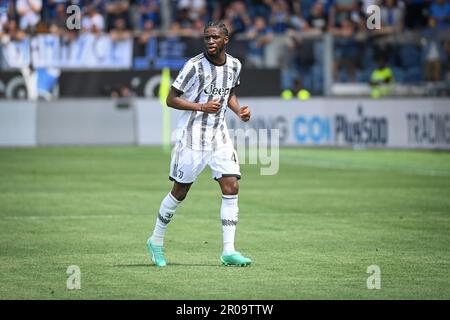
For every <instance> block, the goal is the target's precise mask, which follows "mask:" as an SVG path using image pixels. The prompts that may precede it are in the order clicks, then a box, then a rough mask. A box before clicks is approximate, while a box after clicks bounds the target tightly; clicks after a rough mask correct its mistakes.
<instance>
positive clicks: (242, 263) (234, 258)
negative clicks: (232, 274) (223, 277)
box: [220, 251, 252, 267]
mask: <svg viewBox="0 0 450 320" xmlns="http://www.w3.org/2000/svg"><path fill="white" fill-rule="evenodd" d="M220 261H221V262H222V264H223V265H224V266H238V267H246V266H249V265H250V264H251V263H252V260H250V259H249V258H246V257H244V256H243V255H242V254H240V253H239V252H237V251H236V252H233V253H232V254H230V255H222V256H221V257H220Z"/></svg>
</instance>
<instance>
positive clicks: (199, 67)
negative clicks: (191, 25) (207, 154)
mask: <svg viewBox="0 0 450 320" xmlns="http://www.w3.org/2000/svg"><path fill="white" fill-rule="evenodd" d="M240 70H241V63H240V62H239V60H237V59H236V58H234V57H232V56H230V55H228V54H227V55H226V61H225V63H224V64H223V65H215V64H214V63H212V62H211V61H209V60H208V59H207V57H206V56H205V55H204V54H203V53H202V54H199V55H197V56H195V57H194V58H192V59H190V60H189V61H188V62H187V63H186V64H185V66H184V67H183V69H182V70H181V71H180V73H179V75H178V77H177V78H176V79H175V81H174V83H173V84H172V86H173V87H174V88H176V89H178V90H180V91H182V92H183V98H184V99H186V100H188V101H191V102H194V103H207V102H208V101H211V100H212V99H213V98H214V96H216V97H220V103H221V109H220V111H219V112H217V113H216V114H210V113H206V112H201V111H184V113H183V114H182V115H181V118H180V120H179V124H178V129H179V132H182V133H183V134H182V135H181V134H180V136H179V139H180V141H182V143H183V144H185V145H186V146H187V147H189V148H191V149H194V150H214V149H216V148H217V147H219V144H220V145H221V144H225V143H227V140H228V131H227V128H226V124H225V121H224V120H225V114H226V111H227V107H228V100H229V95H230V93H231V90H232V88H233V87H234V86H236V85H238V84H239V73H240ZM228 142H229V141H228Z"/></svg>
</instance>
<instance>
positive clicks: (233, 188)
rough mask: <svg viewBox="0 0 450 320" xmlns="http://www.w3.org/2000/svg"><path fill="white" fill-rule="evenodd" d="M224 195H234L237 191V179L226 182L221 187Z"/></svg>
mask: <svg viewBox="0 0 450 320" xmlns="http://www.w3.org/2000/svg"><path fill="white" fill-rule="evenodd" d="M222 193H223V194H224V195H235V194H238V193H239V183H238V181H237V180H235V181H232V182H229V183H227V184H226V185H224V186H223V187H222Z"/></svg>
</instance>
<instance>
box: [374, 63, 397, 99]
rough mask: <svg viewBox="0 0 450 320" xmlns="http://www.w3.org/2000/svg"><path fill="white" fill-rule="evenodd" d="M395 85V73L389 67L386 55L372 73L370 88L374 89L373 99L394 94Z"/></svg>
mask: <svg viewBox="0 0 450 320" xmlns="http://www.w3.org/2000/svg"><path fill="white" fill-rule="evenodd" d="M394 84H395V79H394V73H393V72H392V70H391V68H389V67H388V66H387V59H386V57H385V56H384V55H382V56H380V57H379V58H378V66H377V68H376V69H375V70H373V71H372V74H371V76H370V86H371V87H372V91H371V96H372V98H380V97H383V96H387V95H389V94H390V93H391V92H392V89H393V86H394Z"/></svg>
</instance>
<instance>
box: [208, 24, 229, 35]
mask: <svg viewBox="0 0 450 320" xmlns="http://www.w3.org/2000/svg"><path fill="white" fill-rule="evenodd" d="M209 28H217V29H220V31H221V32H223V34H224V35H225V36H228V35H229V34H228V29H227V27H226V26H225V24H224V23H222V22H220V21H210V22H208V24H207V25H206V26H205V29H204V30H203V32H206V30H207V29H209Z"/></svg>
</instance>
